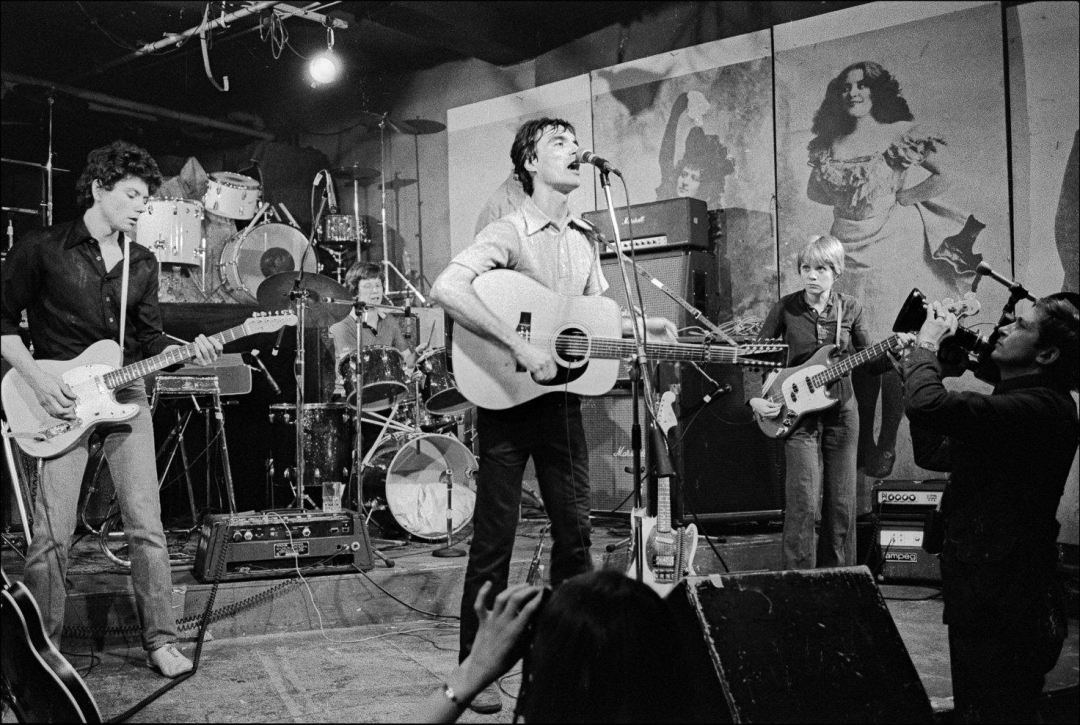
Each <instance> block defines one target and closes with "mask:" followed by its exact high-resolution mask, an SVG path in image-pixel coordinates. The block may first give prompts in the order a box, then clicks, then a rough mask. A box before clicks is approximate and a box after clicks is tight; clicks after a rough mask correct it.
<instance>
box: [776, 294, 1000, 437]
mask: <svg viewBox="0 0 1080 725" xmlns="http://www.w3.org/2000/svg"><path fill="white" fill-rule="evenodd" d="M942 302H943V303H945V304H946V306H947V307H948V309H949V310H950V311H952V312H953V314H955V315H957V317H961V318H963V317H970V316H971V315H975V314H978V312H979V310H980V309H981V305H980V304H979V301H978V300H976V299H974V298H972V299H966V300H960V301H959V302H953V301H952V300H942ZM899 344H900V337H899V336H898V335H892V336H891V337H888V338H886V339H884V340H882V341H881V342H878V343H876V344H874V345H871V346H870V347H868V348H866V349H865V350H860V351H859V352H857V353H855V354H853V355H849V356H847V357H845V358H841V359H837V350H836V345H825V346H824V347H822V348H821V349H819V350H818V351H817V352H815V353H814V354H813V355H812V356H811V357H810V359H809V360H807V361H806V362H804V363H803V364H802V365H798V366H795V367H790V368H784V369H783V370H781V371H779V372H777V373H774V374H773V375H772V376H771V377H770V379H768V380H766V381H765V385H764V389H763V395H762V397H764V398H765V399H766V400H769V401H771V402H773V403H778V404H779V405H780V413H779V414H778V415H777V416H776V417H774V418H762V417H759V416H756V417H757V418H758V427H759V428H761V431H762V432H763V433H764V434H765V435H767V436H769V437H770V438H787V437H789V436H790V435H791V434H792V432H793V431H794V430H795V427H796V426H797V425H798V424H799V421H801V420H802V419H803V418H804V417H805V416H807V415H809V414H810V413H817V412H818V411H821V410H825V409H826V408H831V407H832V406H834V405H836V404H837V403H838V402H840V399H839V398H838V397H837V391H836V386H835V385H834V383H836V381H838V380H839V379H840V378H842V377H844V376H845V375H847V374H848V373H850V372H851V371H852V370H854V369H855V368H857V367H859V366H861V365H865V364H866V363H868V362H870V361H871V360H875V359H877V358H878V357H880V356H882V355H884V354H885V353H886V352H888V351H890V350H895V349H896V348H897V347H899Z"/></svg>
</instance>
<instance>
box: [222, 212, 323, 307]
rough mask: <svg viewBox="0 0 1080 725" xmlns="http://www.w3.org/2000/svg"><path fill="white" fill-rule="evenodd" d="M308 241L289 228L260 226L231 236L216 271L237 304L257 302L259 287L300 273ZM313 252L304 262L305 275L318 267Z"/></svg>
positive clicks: (274, 224) (272, 225) (299, 232)
mask: <svg viewBox="0 0 1080 725" xmlns="http://www.w3.org/2000/svg"><path fill="white" fill-rule="evenodd" d="M306 246H307V238H305V237H304V234H303V232H301V231H300V230H299V229H297V228H296V227H293V226H289V225H288V224H278V223H270V224H260V225H258V226H257V227H255V228H254V229H245V230H242V231H240V232H237V233H236V234H234V235H233V236H232V237H231V238H230V239H229V241H227V242H225V246H224V247H222V249H221V261H220V262H219V263H218V269H219V270H220V272H221V278H222V280H224V281H225V285H226V287H227V288H228V290H229V292H230V294H232V296H233V297H235V298H236V299H237V301H238V302H252V301H258V298H257V297H256V294H257V292H258V289H259V285H260V284H262V282H263V280H265V279H266V278H267V277H269V276H271V275H274V274H277V273H278V272H295V271H298V270H299V269H300V258H301V257H302V256H303V255H304V248H305V247H306ZM315 257H316V255H315V253H314V252H309V253H308V255H307V259H306V260H305V261H304V271H305V272H314V271H315V269H316V265H317V264H318V262H317V260H316V259H315Z"/></svg>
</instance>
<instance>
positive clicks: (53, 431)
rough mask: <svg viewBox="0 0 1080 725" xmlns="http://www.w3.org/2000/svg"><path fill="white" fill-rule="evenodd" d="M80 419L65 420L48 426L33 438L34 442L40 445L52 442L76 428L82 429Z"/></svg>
mask: <svg viewBox="0 0 1080 725" xmlns="http://www.w3.org/2000/svg"><path fill="white" fill-rule="evenodd" d="M82 424H83V423H82V419H81V418H76V419H75V420H66V421H64V422H63V423H57V424H56V425H52V426H49V427H48V428H44V429H42V430H39V431H38V432H37V435H35V436H34V440H35V441H38V442H39V443H42V442H44V441H48V440H52V439H53V438H56V437H57V436H62V435H64V434H65V433H70V432H71V431H73V430H75V429H76V428H82Z"/></svg>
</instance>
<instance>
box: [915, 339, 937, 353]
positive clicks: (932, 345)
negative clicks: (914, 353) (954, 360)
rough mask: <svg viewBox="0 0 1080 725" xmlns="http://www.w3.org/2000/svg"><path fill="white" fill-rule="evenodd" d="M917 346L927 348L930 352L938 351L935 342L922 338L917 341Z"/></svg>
mask: <svg viewBox="0 0 1080 725" xmlns="http://www.w3.org/2000/svg"><path fill="white" fill-rule="evenodd" d="M919 347H921V348H922V349H923V350H929V351H930V352H937V351H938V344H937V343H936V342H930V341H929V340H923V341H922V342H920V343H919Z"/></svg>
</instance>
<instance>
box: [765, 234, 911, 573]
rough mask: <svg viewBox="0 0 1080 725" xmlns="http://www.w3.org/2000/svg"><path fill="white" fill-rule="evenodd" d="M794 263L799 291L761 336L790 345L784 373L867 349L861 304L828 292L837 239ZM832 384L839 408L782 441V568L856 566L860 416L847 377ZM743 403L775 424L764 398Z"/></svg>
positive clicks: (877, 368)
mask: <svg viewBox="0 0 1080 725" xmlns="http://www.w3.org/2000/svg"><path fill="white" fill-rule="evenodd" d="M796 263H797V265H798V268H799V276H800V278H801V279H802V283H803V289H802V290H799V291H798V292H793V293H791V294H789V295H785V296H784V297H781V298H780V301H779V302H777V303H776V304H775V305H773V308H772V310H770V311H769V314H768V316H767V317H766V318H765V323H764V324H763V325H762V328H761V337H762V338H777V337H782V338H783V340H784V342H786V343H787V344H788V365H789V366H797V365H802V364H803V363H805V362H806V361H807V360H808V359H809V358H810V357H811V356H812V355H813V354H814V353H815V352H817V351H818V349H820V348H821V347H823V346H825V345H829V344H835V345H837V347H838V348H839V351H840V352H841V353H851V352H856V351H859V350H863V349H865V348H867V347H870V336H869V333H868V332H867V331H866V327H865V326H864V324H863V318H862V304H861V302H859V300H857V299H855V298H854V297H852V296H851V295H846V294H841V293H839V292H837V291H835V290H834V289H833V284H834V283H835V282H836V280H837V279H838V278H839V277H840V276H841V275H842V274H843V273H844V248H843V245H841V244H840V242H839V240H837V239H836V238H835V237H830V236H818V237H815V238H814V239H812V240H811V241H810V243H809V244H807V245H806V247H805V248H804V249H803V250H802V251H801V252H800V253H799V256H798V258H797V260H796ZM838 321H839V322H838ZM866 369H867V371H868V372H870V373H871V374H879V375H880V374H881V373H882V372H884V371H885V370H888V369H891V363H890V362H889V360H888V358H885V357H882V358H879V359H877V360H875V361H873V362H871V363H869V364H868V365H867V366H866ZM836 385H837V387H838V388H839V391H838V397H839V400H840V402H839V404H837V405H834V406H833V407H831V408H827V409H825V410H822V411H820V412H818V413H811V414H808V415H807V416H806V417H805V418H803V419H802V421H800V422H799V424H798V425H797V426H796V427H795V429H794V431H793V432H792V433H791V435H790V437H788V439H787V443H786V447H785V450H786V454H787V456H786V458H787V483H786V508H785V512H784V534H783V567H784V568H785V569H813V568H814V567H831V566H854V565H855V516H856V510H855V509H856V507H855V468H856V452H857V448H858V440H859V413H858V408H857V405H856V402H855V399H854V396H853V393H852V387H851V380H850V378H849V377H843V378H841V379H840V380H839V381H838V382H837V383H836ZM749 402H750V406H751V407H752V408H753V410H754V416H755V417H757V418H759V419H761V418H775V417H777V416H779V415H780V413H781V406H780V405H779V404H777V403H774V402H772V401H770V400H767V399H766V398H764V397H755V398H752V399H751V400H750V401H749ZM819 460H820V463H819ZM819 499H820V500H821V534H820V536H819V537H818V540H817V546H816V548H815V545H814V521H815V518H816V509H817V502H818V500H819Z"/></svg>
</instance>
